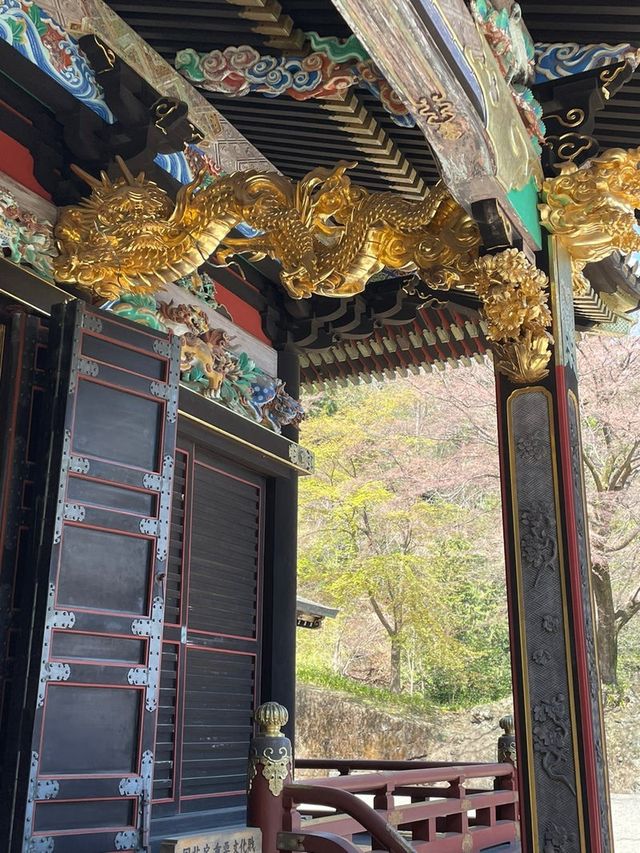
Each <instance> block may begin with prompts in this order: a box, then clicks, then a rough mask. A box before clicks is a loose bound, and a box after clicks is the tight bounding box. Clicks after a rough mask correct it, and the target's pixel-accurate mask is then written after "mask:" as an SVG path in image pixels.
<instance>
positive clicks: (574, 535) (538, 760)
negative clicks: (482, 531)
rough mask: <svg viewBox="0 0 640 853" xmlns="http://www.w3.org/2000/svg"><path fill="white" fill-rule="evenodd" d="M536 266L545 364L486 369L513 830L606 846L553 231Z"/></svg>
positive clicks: (537, 842)
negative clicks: (543, 284)
mask: <svg viewBox="0 0 640 853" xmlns="http://www.w3.org/2000/svg"><path fill="white" fill-rule="evenodd" d="M539 266H543V261H539ZM546 271H547V272H548V274H549V278H550V290H551V303H552V310H553V336H554V346H553V360H552V362H551V364H550V372H549V376H548V377H547V378H546V379H544V380H542V381H541V382H539V383H537V384H535V385H523V386H518V385H513V384H511V383H510V382H509V381H507V380H506V379H505V377H504V376H501V375H500V374H499V373H496V385H497V402H498V423H499V443H500V462H501V479H502V498H503V520H504V532H505V553H506V564H507V590H508V600H509V620H510V635H511V655H512V668H513V675H514V711H515V721H516V738H517V759H518V772H519V785H520V793H521V797H520V804H521V818H522V842H523V849H524V850H525V851H527V853H612V851H613V842H612V836H611V823H610V809H609V794H608V781H607V768H606V750H605V739H604V728H603V719H602V708H601V702H600V680H599V674H598V665H597V654H596V645H595V625H594V618H595V617H594V614H595V610H594V605H593V601H592V593H591V566H590V561H589V538H588V526H587V516H586V505H585V496H584V483H583V471H582V456H581V445H580V412H579V403H578V379H577V371H576V351H575V324H574V314H573V295H572V285H571V268H570V263H569V261H568V258H567V257H566V255H564V254H563V250H562V249H561V248H560V247H558V245H557V244H556V242H555V240H554V238H550V240H549V246H548V254H547V255H546Z"/></svg>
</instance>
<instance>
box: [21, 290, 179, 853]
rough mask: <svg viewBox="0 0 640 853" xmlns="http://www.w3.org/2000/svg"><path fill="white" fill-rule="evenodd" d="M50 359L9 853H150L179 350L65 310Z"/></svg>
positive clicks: (93, 314)
mask: <svg viewBox="0 0 640 853" xmlns="http://www.w3.org/2000/svg"><path fill="white" fill-rule="evenodd" d="M49 348H50V362H51V365H52V368H51V369H52V378H53V383H54V387H53V390H52V398H51V404H52V405H51V411H52V422H51V436H52V440H51V445H50V447H49V449H48V460H49V469H48V472H47V478H46V482H45V483H44V484H43V493H44V495H45V504H44V521H43V527H42V533H41V547H40V549H39V553H38V571H39V577H40V578H41V579H42V580H41V588H42V591H41V593H40V599H41V602H42V604H41V607H40V610H41V612H42V618H41V621H39V622H38V624H37V625H36V630H35V633H34V637H35V639H36V642H37V641H38V638H39V642H40V645H39V649H40V652H39V654H38V655H37V657H39V661H35V662H34V665H33V670H34V677H33V682H34V686H33V690H32V694H31V701H32V703H33V704H32V707H33V716H32V718H31V724H30V725H29V726H28V727H27V726H26V725H25V738H26V743H28V744H29V750H30V753H29V754H30V756H31V760H30V766H29V772H28V785H27V790H26V797H25V800H26V809H25V810H24V815H23V818H24V831H23V833H22V837H21V838H20V839H18V838H17V833H16V838H15V839H14V842H13V845H12V848H11V849H12V851H13V850H15V851H21V853H31V851H32V850H38V851H40V850H49V849H51V850H54V849H55V853H105V851H114V850H146V849H147V845H148V837H149V821H150V802H151V780H152V774H153V760H154V755H153V749H154V736H155V722H156V715H157V704H158V687H159V670H160V657H161V629H162V619H163V610H164V580H165V576H166V572H167V546H168V531H169V508H170V498H171V488H172V478H173V454H174V446H175V428H176V417H177V390H178V356H179V347H178V342H177V341H175V340H174V341H170V340H168V339H167V338H166V337H165V336H162V335H159V334H156V333H150V332H149V331H148V330H145V329H143V328H136V327H134V326H132V324H129V323H127V322H126V321H123V320H119V319H117V318H114V317H113V316H112V315H109V314H104V313H102V312H99V311H94V310H91V309H88V308H86V306H84V305H83V304H82V303H73V304H68V305H65V306H63V307H61V308H60V309H59V310H56V312H55V313H54V315H53V316H52V321H51V332H50V342H49ZM29 732H31V735H29Z"/></svg>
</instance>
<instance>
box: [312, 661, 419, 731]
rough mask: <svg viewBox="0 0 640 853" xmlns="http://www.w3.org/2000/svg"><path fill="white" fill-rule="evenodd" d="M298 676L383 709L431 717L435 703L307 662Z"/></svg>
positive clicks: (318, 685) (315, 684)
mask: <svg viewBox="0 0 640 853" xmlns="http://www.w3.org/2000/svg"><path fill="white" fill-rule="evenodd" d="M296 676H297V678H298V680H299V681H302V682H303V683H304V684H312V685H314V686H317V687H326V688H327V689H328V690H339V691H340V692H341V693H346V694H347V695H348V696H349V697H352V698H354V699H358V700H359V701H361V702H365V703H369V704H371V705H374V706H375V707H377V708H384V709H385V710H387V711H389V712H391V713H393V712H394V711H395V712H398V713H407V712H409V713H411V714H415V715H417V716H419V717H421V718H424V717H428V716H429V714H430V713H431V712H432V711H433V705H432V704H431V703H430V702H428V701H427V700H426V699H424V698H423V697H422V696H419V695H416V694H408V693H392V692H391V691H390V690H385V689H384V688H382V687H374V686H373V685H371V684H366V683H361V682H358V681H354V680H353V679H352V678H347V677H346V676H344V675H339V674H338V673H336V672H334V671H333V670H332V669H330V668H319V667H314V666H312V665H309V664H306V663H299V664H298V667H297V669H296Z"/></svg>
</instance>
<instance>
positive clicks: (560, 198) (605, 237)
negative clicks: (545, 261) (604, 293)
mask: <svg viewBox="0 0 640 853" xmlns="http://www.w3.org/2000/svg"><path fill="white" fill-rule="evenodd" d="M639 165H640V148H631V149H629V150H625V149H622V148H610V149H609V150H608V151H605V152H604V153H603V154H601V155H600V156H599V157H594V158H592V159H591V160H587V161H586V162H585V163H583V164H582V165H581V166H576V165H575V164H574V163H565V164H563V165H562V166H561V167H560V174H559V175H558V176H557V177H555V178H547V179H546V180H545V181H544V183H543V186H542V189H543V199H544V201H543V203H542V204H541V205H540V219H541V222H542V224H543V226H544V227H545V228H546V229H547V230H548V231H549V232H550V233H551V234H555V235H556V236H557V237H558V239H559V241H560V242H561V243H562V245H563V246H564V247H565V248H566V250H567V252H568V253H569V256H570V258H571V265H572V269H573V290H574V293H576V295H580V294H582V293H585V292H586V290H587V288H588V286H589V282H588V281H587V279H586V278H585V276H584V272H583V270H584V268H585V266H586V265H587V264H589V263H593V262H594V261H601V260H603V259H604V258H606V257H608V256H609V255H611V254H612V253H613V252H615V251H620V252H623V253H624V254H628V253H629V252H637V251H640V234H638V233H637V231H636V216H635V209H636V208H637V207H638V206H640V171H639V170H638V166H639Z"/></svg>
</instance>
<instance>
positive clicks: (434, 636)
mask: <svg viewBox="0 0 640 853" xmlns="http://www.w3.org/2000/svg"><path fill="white" fill-rule="evenodd" d="M312 413H313V414H312V417H311V418H310V420H309V422H308V423H307V425H306V428H305V434H304V441H305V443H306V444H307V445H308V446H310V447H311V448H312V449H313V450H314V452H315V453H316V465H317V474H316V476H315V477H314V478H310V479H308V480H306V481H305V482H304V483H303V485H302V489H301V505H300V509H301V540H300V541H301V558H300V568H299V574H300V580H301V583H302V584H303V586H304V588H305V589H306V590H307V591H309V592H310V593H311V594H313V593H315V594H318V595H320V596H321V597H322V598H323V599H327V598H330V599H331V600H332V601H333V602H335V603H337V604H338V605H339V606H340V607H341V608H343V609H345V608H346V610H347V611H352V610H354V609H357V608H358V607H360V606H363V605H364V606H365V607H366V608H368V609H369V610H370V612H371V613H373V614H374V615H375V617H376V619H377V620H378V623H379V625H380V626H381V628H382V629H383V631H384V632H385V634H386V636H387V639H388V653H389V672H390V678H389V687H390V689H391V690H392V691H394V692H399V691H400V690H401V689H402V688H403V686H405V683H406V684H407V685H408V687H409V689H410V690H412V691H415V690H422V691H423V692H424V691H425V690H427V691H428V692H431V693H433V692H435V691H434V684H435V682H434V678H433V675H434V673H443V672H447V673H448V674H449V677H448V679H447V685H449V688H448V693H447V688H445V689H443V690H441V691H440V693H441V695H442V696H444V694H445V693H447V695H449V697H451V696H453V695H455V693H459V694H461V695H462V694H463V693H464V692H465V689H466V688H465V685H466V684H467V681H468V680H469V674H473V673H476V674H477V666H476V664H477V662H478V660H479V659H480V657H482V655H480V654H479V653H478V650H477V648H476V649H474V648H473V647H472V644H471V645H470V644H469V626H470V625H476V624H477V623H478V617H479V616H480V617H481V620H482V621H483V622H484V621H486V617H487V614H488V613H489V612H490V614H491V616H492V617H494V616H495V608H493V609H491V610H490V611H489V610H485V611H483V609H482V606H480V601H479V599H478V596H476V599H478V600H475V601H474V594H475V591H476V590H477V589H478V588H479V584H478V581H479V578H480V576H481V575H482V573H483V571H484V569H483V565H484V562H485V561H484V559H483V557H482V556H481V555H480V554H479V553H477V551H474V550H473V549H472V548H471V546H470V545H469V542H468V541H467V539H466V537H465V533H464V530H465V528H468V527H469V518H468V516H469V511H468V508H465V507H461V506H459V505H458V504H456V503H454V502H452V501H450V500H448V499H447V498H446V496H445V495H444V494H439V491H438V488H437V480H434V479H433V476H432V474H433V469H434V466H436V467H437V465H438V462H439V461H442V459H443V458H444V456H446V454H447V453H448V452H456V449H457V446H458V442H457V440H454V441H453V442H448V445H450V446H449V447H448V449H447V446H445V445H446V444H447V442H443V441H442V440H441V439H433V438H431V437H429V435H428V429H425V427H426V426H427V425H428V418H427V417H426V415H427V412H426V410H425V405H424V401H423V399H422V398H421V395H420V393H419V391H418V390H417V389H415V388H412V387H406V386H402V385H400V384H397V385H393V386H384V387H382V388H380V387H370V388H365V389H352V390H349V391H345V392H342V393H340V394H339V395H334V396H333V397H332V398H330V399H329V400H328V399H327V398H326V397H323V398H319V399H317V400H316V401H315V405H314V406H312ZM372 475H375V477H374V476H372ZM434 486H436V487H435V488H434ZM474 573H475V576H474ZM494 600H497V601H498V606H499V607H501V608H502V609H503V607H504V600H503V599H502V602H500V594H498V596H494ZM484 603H485V604H486V602H484ZM474 608H475V609H474ZM502 615H504V614H502ZM503 621H504V620H503ZM486 636H491V632H488V633H487V631H486V626H485V627H483V629H482V631H478V632H477V634H476V637H475V639H479V638H480V637H483V638H484V637H486ZM502 645H503V646H504V641H503V643H502ZM485 651H486V650H485ZM505 675H506V680H507V685H505ZM480 680H481V681H482V676H481V678H480ZM485 681H486V679H485ZM500 683H501V687H500V689H501V690H502V691H504V690H505V689H508V657H505V662H504V665H503V677H502V678H501V679H500Z"/></svg>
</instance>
